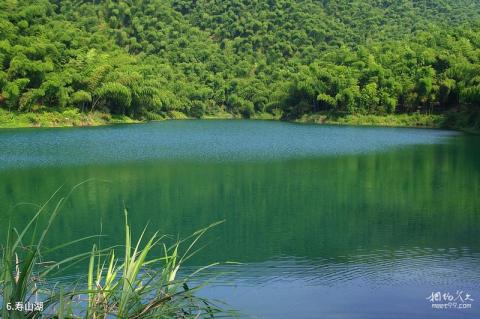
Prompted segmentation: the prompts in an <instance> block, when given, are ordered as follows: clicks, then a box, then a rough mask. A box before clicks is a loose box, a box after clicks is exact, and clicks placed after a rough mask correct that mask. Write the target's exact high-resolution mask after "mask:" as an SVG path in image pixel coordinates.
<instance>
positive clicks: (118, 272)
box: [0, 185, 233, 319]
mask: <svg viewBox="0 0 480 319" xmlns="http://www.w3.org/2000/svg"><path fill="white" fill-rule="evenodd" d="M77 186H78V185H77ZM58 193H59V190H57V192H55V194H54V195H52V197H51V198H50V199H49V200H48V201H47V202H45V203H44V204H43V205H42V206H40V207H39V209H38V210H37V211H36V213H35V214H34V216H33V217H32V218H31V220H30V221H29V222H28V223H27V225H26V226H25V227H24V228H23V229H22V230H21V231H18V230H17V229H15V228H14V227H9V230H8V232H7V234H6V240H5V243H4V244H3V245H2V247H1V252H2V254H1V260H0V267H1V269H0V303H1V307H2V309H1V312H0V315H1V318H5V319H6V318H9V319H10V318H12V319H17V318H22V319H23V318H87V319H100V318H125V319H127V318H128V319H133V318H135V319H136V318H204V317H208V318H214V317H215V318H216V317H218V316H222V317H224V316H231V315H233V313H229V312H226V311H223V310H222V309H221V308H220V307H218V306H217V305H216V303H213V302H211V301H210V300H206V299H204V298H202V297H199V296H198V294H197V292H198V290H199V289H200V288H201V287H203V285H204V284H198V285H196V286H194V287H190V281H191V280H192V278H194V277H195V276H196V275H197V274H198V273H199V272H200V271H202V270H204V269H206V268H208V267H210V266H213V265H215V264H212V265H208V266H206V267H202V268H200V269H198V270H197V271H195V272H193V273H192V274H190V275H188V276H183V278H179V276H178V272H179V270H180V267H181V266H182V265H183V263H184V262H185V261H186V260H188V259H189V258H190V257H191V256H192V255H193V254H195V253H196V252H197V250H195V249H194V247H195V245H196V244H197V242H198V241H199V240H200V238H201V237H202V236H203V235H204V234H205V232H206V231H208V230H209V229H210V228H212V227H214V226H216V225H217V224H219V223H215V224H212V225H210V226H208V227H206V228H204V229H201V230H199V231H197V232H195V233H194V234H192V235H191V236H189V237H188V238H186V239H184V240H176V241H175V242H174V244H173V245H170V246H168V245H167V244H166V242H167V240H166V236H160V235H159V234H158V233H155V234H153V235H152V236H150V237H149V238H147V239H144V238H145V237H146V235H145V234H146V231H147V227H145V228H144V230H143V232H142V233H141V235H140V236H139V238H138V240H137V241H136V242H134V241H133V239H132V238H133V235H132V232H131V228H130V224H129V222H128V213H127V210H125V211H124V215H125V241H124V246H123V247H122V246H114V247H109V248H105V249H102V248H100V247H99V245H97V244H94V245H93V247H92V250H91V251H89V252H85V253H81V254H77V255H75V256H70V257H67V258H64V259H63V260H61V261H57V262H45V261H44V256H46V255H47V254H49V253H52V252H54V251H56V250H59V249H61V248H65V247H68V246H70V245H72V244H75V243H78V242H80V241H85V240H88V239H93V238H94V237H97V236H88V237H83V238H79V239H77V240H74V241H71V242H67V243H63V244H61V245H59V246H57V247H54V248H51V249H44V245H43V244H44V241H45V238H46V237H47V236H48V231H49V229H50V228H51V227H52V224H53V221H54V220H55V218H56V216H57V215H58V213H59V212H60V209H61V207H62V206H63V203H64V202H65V200H66V198H68V196H69V195H67V196H66V197H61V198H60V199H59V200H58V201H57V203H56V205H55V207H54V209H53V210H52V212H51V213H50V214H49V215H47V217H48V222H47V223H46V226H44V227H43V228H42V229H41V230H39V228H40V227H39V224H40V223H39V217H40V216H41V215H44V214H46V212H45V211H46V207H47V206H48V205H49V204H50V203H51V202H52V201H53V200H54V199H55V198H57V197H58ZM27 242H28V244H25V243H27ZM156 247H159V248H161V250H162V251H163V253H162V254H161V255H160V256H158V257H155V258H150V255H154V252H153V250H154V248H156ZM184 247H185V249H184V252H183V254H181V253H180V251H181V250H182V248H184ZM120 249H122V250H123V251H124V256H123V258H119V257H117V256H118V250H120ZM82 261H84V262H87V261H88V271H87V272H86V276H80V279H79V281H78V282H76V283H75V284H68V283H64V282H63V283H62V282H56V283H55V284H51V283H50V284H47V282H51V281H52V280H54V278H55V275H56V274H58V273H59V272H61V271H64V270H65V269H67V268H70V267H73V266H74V265H76V264H78V263H80V262H82ZM85 279H86V282H84V281H82V280H85Z"/></svg>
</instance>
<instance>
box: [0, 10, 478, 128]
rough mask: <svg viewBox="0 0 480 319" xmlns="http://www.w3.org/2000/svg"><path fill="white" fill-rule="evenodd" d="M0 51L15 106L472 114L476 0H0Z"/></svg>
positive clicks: (150, 112) (140, 113)
mask: <svg viewBox="0 0 480 319" xmlns="http://www.w3.org/2000/svg"><path fill="white" fill-rule="evenodd" d="M0 64H1V71H0V107H1V108H3V109H7V110H10V111H16V112H27V111H28V112H41V111H45V110H47V111H48V110H61V109H64V108H70V107H76V108H78V109H79V110H80V111H81V112H90V111H92V110H101V111H106V112H110V113H112V114H125V115H129V116H132V117H135V118H146V119H159V118H163V117H168V116H170V115H171V114H173V113H175V111H176V112H183V113H185V114H187V115H189V116H194V117H202V116H204V115H209V114H217V113H219V112H225V111H226V112H229V113H233V114H237V115H242V116H244V117H250V116H252V115H254V114H255V113H264V112H270V113H275V114H283V117H285V118H295V117H299V116H301V115H303V114H310V113H316V112H330V113H332V114H339V115H343V114H387V113H411V112H428V113H436V112H452V110H459V109H461V110H463V111H465V110H467V111H466V113H467V114H469V116H468V117H467V118H466V119H464V121H465V122H466V123H464V125H469V126H475V125H477V126H478V125H479V122H480V120H479V117H478V113H479V109H480V0H418V1H417V0H369V1H359V0H354V1H346V0H323V1H321V0H296V1H294V0H251V1H248V0H130V1H113V0H111V1H100V0H93V1H92V0H89V1H81V0H55V1H54V0H51V1H48V0H0ZM472 114H473V115H472ZM475 114H476V115H475Z"/></svg>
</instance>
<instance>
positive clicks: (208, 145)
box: [0, 120, 480, 318]
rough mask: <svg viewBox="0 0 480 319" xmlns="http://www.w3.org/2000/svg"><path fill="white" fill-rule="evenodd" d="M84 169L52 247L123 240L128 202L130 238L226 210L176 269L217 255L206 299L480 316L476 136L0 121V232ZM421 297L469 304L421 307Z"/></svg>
mask: <svg viewBox="0 0 480 319" xmlns="http://www.w3.org/2000/svg"><path fill="white" fill-rule="evenodd" d="M89 179H92V180H91V181H89V182H88V183H85V184H84V185H82V186H80V187H79V188H78V189H76V190H75V191H74V193H73V194H72V196H71V198H70V199H69V200H68V202H67V203H66V206H65V207H64V209H63V210H62V212H61V214H60V215H59V217H58V219H57V220H56V222H55V225H54V227H53V229H52V231H51V233H50V236H49V238H48V240H49V243H50V244H52V245H53V244H55V243H62V242H66V241H68V240H72V239H76V238H78V237H81V236H86V235H92V234H99V233H100V232H101V233H102V234H105V235H108V236H107V237H105V238H104V239H102V240H103V241H104V244H105V245H110V244H118V243H122V242H123V236H122V234H123V208H124V207H126V208H127V209H128V211H129V218H130V220H131V222H132V224H133V231H134V233H135V234H137V235H139V234H140V232H141V230H142V229H143V227H144V226H145V225H146V224H147V223H149V229H150V230H152V231H154V230H159V231H160V232H161V233H165V234H172V235H173V236H177V235H179V236H180V237H185V236H188V235H189V234H191V233H192V232H194V231H195V230H197V229H199V228H202V227H205V226H207V225H209V224H211V223H213V222H216V221H219V220H225V222H224V223H223V224H221V225H219V226H217V227H216V228H214V229H213V230H211V231H210V232H209V233H208V235H207V236H206V237H205V239H204V241H203V243H204V244H207V246H206V247H205V248H204V249H203V250H201V251H200V252H199V254H198V255H197V256H196V257H195V258H194V259H192V260H191V261H190V263H189V265H188V268H187V270H188V269H189V268H190V267H192V268H196V267H197V266H202V265H206V264H209V263H212V262H216V261H219V262H223V264H222V265H221V266H219V267H217V268H215V269H212V270H211V271H212V272H215V273H221V275H220V276H217V277H215V278H214V279H213V280H212V284H211V286H209V287H208V288H206V289H204V291H203V294H205V295H206V296H208V297H212V298H217V299H220V300H223V301H225V302H227V303H228V304H229V305H230V306H231V307H232V308H235V309H238V310H239V311H241V312H242V314H243V315H244V316H245V317H250V318H479V317H480V232H479V226H480V137H478V136H470V135H466V134H461V133H456V132H452V131H442V130H427V129H406V128H403V129H400V128H371V127H347V126H345V127H337V126H323V125H308V124H292V123H283V122H274V121H247V120H239V121H236V120H228V121H227V120H226V121H220V120H219V121H217V120H215V121H214V120H212V121H196V120H187V121H164V122H155V123H148V124H139V125H118V126H109V127H96V128H65V129H63V128H62V129H12V130H0V234H1V235H2V236H3V235H4V234H5V230H6V228H7V225H8V221H9V220H10V219H12V220H13V222H14V223H15V224H21V223H22V222H25V221H26V220H27V219H28V218H29V217H30V216H32V213H33V209H32V207H30V206H26V205H20V206H15V205H16V204H19V203H41V202H43V201H45V200H47V199H48V198H49V197H50V195H51V194H52V193H53V192H54V191H55V190H56V189H58V188H59V187H60V186H62V185H63V188H62V190H61V192H64V193H66V192H68V191H69V190H70V188H71V187H72V186H74V185H75V184H77V183H80V182H82V181H85V180H89ZM90 247H91V243H83V244H79V245H76V246H74V247H72V248H71V250H70V251H68V252H62V254H63V253H65V254H66V253H68V254H74V253H78V252H84V251H89V249H90ZM229 261H233V262H238V263H239V264H229V263H226V262H229ZM66 276H67V275H66ZM68 276H75V274H74V273H72V274H69V275H68ZM68 276H67V277H68ZM67 277H66V278H67ZM433 292H442V293H450V294H452V295H453V296H458V294H459V292H463V293H462V294H461V295H463V296H464V297H465V294H469V295H470V298H471V299H473V300H474V301H472V302H471V304H472V308H471V309H463V310H458V309H449V310H446V309H432V302H431V301H429V300H428V299H427V297H429V296H430V295H431V294H432V293H433Z"/></svg>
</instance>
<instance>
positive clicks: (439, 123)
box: [0, 109, 478, 134]
mask: <svg viewBox="0 0 480 319" xmlns="http://www.w3.org/2000/svg"><path fill="white" fill-rule="evenodd" d="M186 119H190V120H191V119H196V118H192V117H188V116H186V115H184V114H183V113H180V112H174V113H172V114H170V116H168V117H165V118H164V119H162V120H155V121H165V120H186ZM238 119H242V117H240V116H235V115H234V114H230V113H226V112H225V113H219V114H214V115H206V116H204V117H202V118H200V120H238ZM250 119H251V120H274V121H286V122H291V123H311V124H328V125H350V126H373V127H375V126H377V127H406V128H430V129H453V130H457V131H464V132H468V133H476V134H478V131H475V130H465V129H461V128H450V127H446V126H445V125H444V123H445V121H446V119H447V116H446V115H429V114H420V113H414V114H389V115H346V116H344V117H332V116H330V115H328V114H325V113H317V114H308V115H303V116H302V117H300V118H296V119H287V120H283V119H281V117H280V116H278V115H272V114H270V113H261V114H255V116H253V117H251V118H250ZM148 122H151V121H150V120H136V119H132V118H130V117H128V116H118V115H111V114H108V113H102V112H93V113H80V112H79V111H78V110H76V109H67V110H65V111H63V112H58V111H52V112H42V113H15V112H9V111H6V110H2V109H0V129H15V128H62V127H94V126H105V125H115V124H141V123H148Z"/></svg>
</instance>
